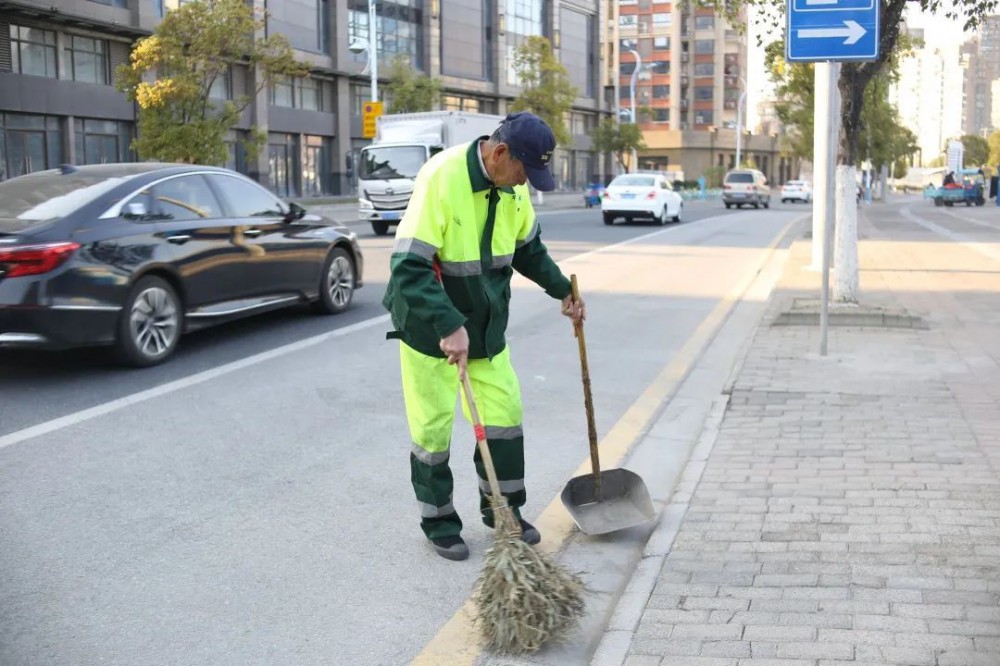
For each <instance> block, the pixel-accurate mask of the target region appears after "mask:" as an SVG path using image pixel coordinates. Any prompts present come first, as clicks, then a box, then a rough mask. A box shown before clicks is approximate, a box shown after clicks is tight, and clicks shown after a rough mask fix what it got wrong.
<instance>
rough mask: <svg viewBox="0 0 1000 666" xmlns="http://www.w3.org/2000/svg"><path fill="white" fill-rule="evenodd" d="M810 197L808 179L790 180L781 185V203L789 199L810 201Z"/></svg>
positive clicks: (811, 193) (811, 196) (810, 188)
mask: <svg viewBox="0 0 1000 666" xmlns="http://www.w3.org/2000/svg"><path fill="white" fill-rule="evenodd" d="M812 198H813V191H812V184H810V182H809V181H808V180H790V181H788V182H787V183H785V184H784V185H783V186H782V187H781V203H787V202H789V201H802V202H803V203H810V202H811V201H812Z"/></svg>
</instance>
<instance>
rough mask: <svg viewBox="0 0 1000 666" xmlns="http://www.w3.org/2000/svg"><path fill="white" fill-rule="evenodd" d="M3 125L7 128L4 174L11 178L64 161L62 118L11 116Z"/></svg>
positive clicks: (3, 159) (15, 114)
mask: <svg viewBox="0 0 1000 666" xmlns="http://www.w3.org/2000/svg"><path fill="white" fill-rule="evenodd" d="M2 124H3V125H5V126H6V129H5V131H4V141H3V143H4V151H3V152H0V161H5V162H6V164H5V166H4V167H0V171H5V172H6V177H7V178H13V177H14V176H20V175H23V174H26V173H31V172H33V171H41V170H43V169H51V168H52V167H55V166H58V165H59V164H61V163H62V162H63V161H64V160H63V150H62V123H61V122H60V120H59V118H57V117H55V116H34V115H27V114H18V113H10V114H7V115H6V116H4V118H3V123H2Z"/></svg>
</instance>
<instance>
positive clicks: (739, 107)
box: [736, 76, 747, 169]
mask: <svg viewBox="0 0 1000 666" xmlns="http://www.w3.org/2000/svg"><path fill="white" fill-rule="evenodd" d="M737 78H738V79H739V80H740V83H742V84H743V92H741V93H740V99H739V101H738V102H736V168H737V169H739V168H740V164H742V162H741V160H740V158H741V153H742V152H743V102H744V101H746V98H747V82H746V81H744V80H743V77H742V76H740V77H737Z"/></svg>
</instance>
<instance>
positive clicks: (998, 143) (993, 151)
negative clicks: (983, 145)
mask: <svg viewBox="0 0 1000 666" xmlns="http://www.w3.org/2000/svg"><path fill="white" fill-rule="evenodd" d="M987 144H988V145H989V149H990V152H989V158H987V163H988V164H1000V130H994V131H993V133H992V134H990V138H989V139H987Z"/></svg>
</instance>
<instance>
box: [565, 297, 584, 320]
mask: <svg viewBox="0 0 1000 666" xmlns="http://www.w3.org/2000/svg"><path fill="white" fill-rule="evenodd" d="M562 313H563V314H564V315H566V316H567V317H569V318H570V319H572V320H573V323H574V324H580V323H582V322H583V320H584V319H586V318H587V305H586V303H584V302H583V299H582V298H581V299H579V300H576V301H574V300H573V295H572V294H570V295H569V296H567V297H566V298H564V299H562Z"/></svg>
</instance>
